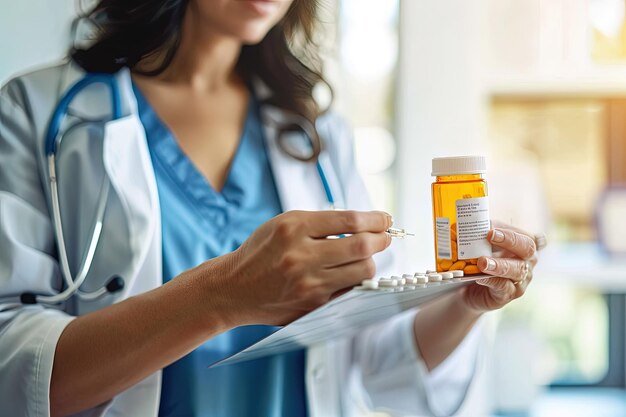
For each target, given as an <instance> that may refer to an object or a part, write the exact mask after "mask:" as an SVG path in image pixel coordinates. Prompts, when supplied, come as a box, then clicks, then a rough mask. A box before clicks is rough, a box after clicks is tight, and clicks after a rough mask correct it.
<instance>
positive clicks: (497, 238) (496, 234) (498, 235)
mask: <svg viewBox="0 0 626 417" xmlns="http://www.w3.org/2000/svg"><path fill="white" fill-rule="evenodd" d="M491 241H492V242H495V243H502V242H504V233H502V232H501V231H500V230H498V229H493V235H491Z"/></svg>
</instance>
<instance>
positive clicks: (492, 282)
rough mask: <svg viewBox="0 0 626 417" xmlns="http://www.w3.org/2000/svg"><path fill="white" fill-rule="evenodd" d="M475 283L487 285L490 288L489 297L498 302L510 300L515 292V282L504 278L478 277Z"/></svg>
mask: <svg viewBox="0 0 626 417" xmlns="http://www.w3.org/2000/svg"><path fill="white" fill-rule="evenodd" d="M476 283H477V284H478V285H482V286H483V287H488V288H489V289H490V290H491V297H492V298H493V300H494V301H495V302H496V303H498V304H504V303H506V302H508V301H510V300H511V299H513V296H514V294H515V292H516V288H515V284H513V282H512V281H511V280H510V279H506V278H500V277H498V278H485V279H479V280H478V281H476Z"/></svg>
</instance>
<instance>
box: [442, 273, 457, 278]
mask: <svg viewBox="0 0 626 417" xmlns="http://www.w3.org/2000/svg"><path fill="white" fill-rule="evenodd" d="M441 278H443V279H452V278H454V274H453V273H452V272H442V273H441Z"/></svg>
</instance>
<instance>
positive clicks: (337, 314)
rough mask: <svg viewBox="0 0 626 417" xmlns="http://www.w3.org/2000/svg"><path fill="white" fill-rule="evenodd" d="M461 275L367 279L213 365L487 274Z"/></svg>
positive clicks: (348, 325) (372, 317) (399, 308)
mask: <svg viewBox="0 0 626 417" xmlns="http://www.w3.org/2000/svg"><path fill="white" fill-rule="evenodd" d="M462 274H463V272H462V271H457V272H443V273H437V272H435V271H426V272H424V273H421V272H418V273H412V274H402V275H397V276H392V277H381V278H378V279H374V280H365V281H363V282H362V283H361V285H359V286H357V287H354V288H353V289H352V290H350V291H349V292H347V293H345V294H343V295H341V296H340V297H337V298H335V299H334V300H332V301H330V302H328V303H327V304H324V305H323V306H321V307H320V308H318V309H316V310H315V311H312V312H310V313H308V314H307V315H305V316H303V317H301V318H299V319H298V320H296V321H294V322H293V323H291V324H289V325H287V326H285V327H282V328H280V329H279V330H277V331H276V332H274V333H272V334H271V335H269V336H267V337H265V338H264V339H261V340H260V341H258V342H257V343H255V344H253V345H252V346H250V347H248V348H246V349H244V350H242V351H240V352H238V353H236V354H234V355H232V356H230V357H228V358H225V359H223V360H221V361H219V362H217V363H215V364H212V365H211V366H220V365H226V364H232V363H238V362H244V361H248V360H252V359H257V358H260V357H263V356H268V355H276V354H279V353H284V352H290V351H294V350H299V349H302V348H306V347H309V346H313V345H316V344H318V343H321V342H323V341H326V340H331V339H337V338H340V337H347V336H350V335H353V334H355V333H356V332H358V331H359V330H361V329H363V328H364V327H367V326H369V325H372V324H375V323H377V322H380V321H382V320H385V319H388V318H391V317H392V316H394V315H395V314H398V313H401V312H403V311H406V310H408V309H411V308H416V307H419V306H420V305H423V304H425V303H427V302H429V301H431V300H433V299H435V298H437V297H440V296H442V295H443V294H446V293H449V292H451V291H455V290H458V289H459V288H461V287H462V286H465V285H468V284H470V283H472V282H473V281H476V280H478V279H481V278H486V277H487V276H486V275H472V276H467V277H464V276H463V275H462ZM207 365H209V364H207Z"/></svg>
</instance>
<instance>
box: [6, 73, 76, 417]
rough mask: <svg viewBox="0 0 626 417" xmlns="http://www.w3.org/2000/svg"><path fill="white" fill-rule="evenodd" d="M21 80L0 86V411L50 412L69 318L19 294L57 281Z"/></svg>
mask: <svg viewBox="0 0 626 417" xmlns="http://www.w3.org/2000/svg"><path fill="white" fill-rule="evenodd" d="M22 92H23V88H22V85H21V83H20V81H19V80H17V81H13V82H11V83H10V84H8V85H6V86H5V87H3V88H2V90H0V415H3V416H5V415H6V416H29V417H30V416H32V417H40V416H49V415H50V404H49V397H50V378H51V375H52V365H53V360H54V353H55V348H56V345H57V341H58V339H59V337H60V335H61V333H62V332H63V329H64V328H65V326H66V325H67V324H68V323H69V322H70V321H71V320H72V317H70V316H68V315H67V314H65V313H63V312H61V311H59V310H55V309H46V308H43V307H42V306H24V305H22V304H20V303H17V302H15V300H16V297H19V294H21V293H23V292H26V291H32V292H37V293H52V291H53V288H58V286H59V284H60V281H59V269H58V264H57V261H56V260H55V257H54V252H55V250H54V239H53V233H52V226H51V223H50V219H49V216H48V212H47V206H46V203H45V201H46V200H45V197H44V191H43V187H42V183H41V180H40V176H39V169H38V163H37V156H36V155H37V152H36V133H35V132H34V128H33V126H34V124H33V123H32V119H31V118H32V117H33V115H32V112H31V111H30V110H31V107H30V104H29V103H28V102H27V100H26V99H25V95H24V94H23V93H22Z"/></svg>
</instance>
